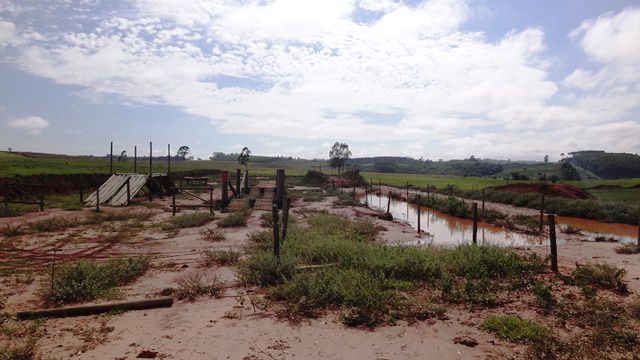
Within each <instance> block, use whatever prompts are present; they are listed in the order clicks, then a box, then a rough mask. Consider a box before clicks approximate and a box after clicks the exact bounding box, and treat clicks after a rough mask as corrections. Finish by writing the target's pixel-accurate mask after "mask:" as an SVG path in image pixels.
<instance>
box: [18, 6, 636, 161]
mask: <svg viewBox="0 0 640 360" xmlns="http://www.w3.org/2000/svg"><path fill="white" fill-rule="evenodd" d="M134 8H135V10H136V12H134V13H132V14H130V13H123V14H117V15H115V16H112V15H109V16H108V17H107V18H106V19H104V21H102V22H101V23H100V24H99V26H97V27H95V28H86V29H87V30H84V31H68V32H64V33H58V34H55V33H53V34H47V35H48V36H49V38H44V39H39V40H38V41H32V40H25V41H29V43H28V44H25V45H23V46H21V47H20V52H19V55H18V57H17V59H18V60H17V62H18V65H19V66H20V67H21V68H22V69H24V70H26V71H28V72H30V73H32V74H36V75H39V76H43V77H46V78H50V79H52V80H54V81H56V82H57V83H61V84H68V85H79V86H82V87H84V88H85V89H86V92H87V93H90V94H94V95H98V94H116V95H118V96H120V97H122V98H123V99H124V100H123V101H135V102H140V103H154V104H167V105H171V106H175V107H178V108H180V109H182V110H183V111H185V112H187V113H190V114H194V115H199V116H202V117H205V118H208V119H210V121H211V122H212V124H214V126H217V127H218V129H219V130H220V131H222V132H223V133H227V134H247V135H257V136H261V137H266V138H269V139H278V141H281V140H282V139H283V138H287V139H289V140H287V141H293V140H292V139H297V140H301V141H313V142H314V143H317V144H321V143H324V142H329V143H330V142H331V141H332V140H334V139H335V138H336V137H340V138H342V139H344V140H345V141H348V142H355V143H357V144H359V145H360V146H361V148H364V149H366V150H362V151H363V153H365V152H366V153H367V154H368V155H372V154H380V153H381V152H384V151H390V152H394V153H395V152H397V151H400V152H402V153H407V154H409V153H415V152H416V151H421V152H424V154H425V155H428V156H430V157H433V154H434V153H435V154H437V155H436V156H438V157H440V156H445V155H450V154H452V155H451V156H454V155H455V154H456V153H457V154H458V155H460V154H461V153H463V152H466V154H471V153H473V154H475V155H476V156H490V155H494V154H499V153H498V152H502V151H504V152H505V153H512V154H513V153H517V152H520V153H521V154H532V153H534V152H540V151H542V152H547V151H551V150H553V151H556V150H559V149H562V150H563V151H565V152H566V151H568V150H571V149H566V147H568V146H569V145H570V144H571V141H576V140H575V139H579V140H581V141H583V142H585V141H587V140H586V137H583V138H575V137H573V136H572V135H571V133H568V132H566V131H568V130H567V129H571V131H572V132H573V133H583V129H584V128H585V127H588V126H591V125H598V126H605V125H609V127H606V129H608V130H607V131H609V132H610V133H622V132H624V131H628V130H629V126H628V125H625V126H622V127H621V126H614V125H615V124H626V121H627V120H628V119H627V118H626V117H628V116H629V114H630V113H631V112H632V111H633V110H634V109H637V107H638V104H639V103H640V101H639V99H638V93H640V85H639V84H638V81H640V79H638V76H640V75H639V74H640V71H636V70H637V67H636V65H635V64H636V63H637V61H636V60H633V59H635V58H636V56H640V55H637V54H640V51H637V52H635V53H633V54H632V52H633V51H630V50H629V48H631V49H636V48H637V46H640V45H638V44H640V41H639V42H636V43H635V44H630V45H629V44H627V45H626V47H625V41H631V40H634V39H635V37H636V36H639V35H638V34H639V33H640V31H637V30H636V28H635V26H636V25H634V24H636V22H635V20H634V19H635V18H636V16H637V15H635V14H636V13H637V12H638V11H637V10H634V9H631V10H627V11H623V12H621V13H619V14H616V15H614V14H607V15H604V16H602V17H600V18H598V19H596V20H588V21H585V22H584V23H583V24H582V25H580V27H579V28H577V29H576V30H574V31H573V32H572V37H573V38H574V39H576V41H578V42H579V43H580V44H581V46H583V48H584V49H585V52H586V53H587V54H588V55H589V56H591V57H593V58H594V59H595V60H597V61H598V62H599V63H601V64H603V65H602V68H601V69H598V70H595V71H594V70H585V69H576V70H575V71H574V72H573V73H572V74H570V75H569V76H567V78H566V79H565V80H564V82H563V85H564V86H565V87H567V88H576V89H579V90H580V91H584V92H585V93H579V94H573V93H571V94H563V95H562V96H563V97H562V98H560V96H559V94H558V93H559V88H558V85H557V84H555V83H554V82H553V81H551V80H550V79H549V72H548V69H549V68H550V63H551V60H550V59H548V58H546V57H545V34H544V32H543V31H542V30H541V29H540V28H525V29H521V30H519V31H512V32H509V33H507V34H505V35H504V37H502V39H499V40H497V41H491V40H488V39H487V38H486V37H485V36H484V34H483V33H480V32H466V31H464V30H463V28H462V25H463V24H464V22H465V21H466V20H467V19H468V18H469V17H470V16H472V15H473V14H474V9H472V8H471V6H470V5H469V4H468V3H467V2H466V1H463V0H431V1H424V2H422V3H420V4H418V5H415V6H409V5H406V4H404V3H401V2H397V1H393V0H382V1H371V0H361V1H355V0H350V1H340V0H327V1H322V2H318V1H313V0H274V1H267V2H265V1H248V2H236V1H225V0H220V1H205V0H194V1H188V2H184V1H180V0H153V1H152V0H139V1H138V2H137V3H136V5H135V7H134ZM358 8H360V9H365V10H369V11H374V12H376V16H374V17H373V18H371V21H367V22H364V23H361V22H357V21H356V20H354V18H353V16H354V13H355V12H356V11H358ZM115 13H117V12H115ZM630 31H631V32H633V31H635V33H634V34H628V33H629V32H630ZM607 37H612V38H613V44H605V46H608V50H607V54H604V53H603V52H601V51H600V50H599V48H598V46H597V45H598V44H599V42H600V41H604V40H601V39H606V38H607ZM47 40H49V41H47ZM366 113H369V114H371V113H373V114H379V115H380V116H382V115H384V114H399V115H398V117H399V119H398V120H397V121H395V122H376V121H374V120H372V118H371V117H369V116H367V115H366ZM363 114H365V115H363ZM603 129H604V128H603ZM603 131H604V130H603ZM523 136H524V138H523ZM534 137H536V138H538V139H539V140H535V141H533V140H531V139H532V138H534ZM512 139H513V140H512ZM523 139H524V140H523ZM523 141H525V142H531V144H533V145H532V146H526V148H525V147H524V146H523V145H522V143H523ZM270 143H272V144H274V143H276V141H275V140H273V141H271V142H270ZM592 143H593V144H599V142H596V141H593V142H592ZM390 144H392V145H390ZM420 144H422V145H420ZM318 146H319V145H318ZM638 146H640V145H638V144H634V145H632V146H631V147H630V149H628V150H627V151H629V150H640V149H639V148H638ZM311 148H313V147H311V146H310V147H307V150H305V151H309V150H308V149H311ZM313 151H315V150H313ZM324 152H325V151H322V152H320V153H318V156H323V155H326V154H324ZM558 152H560V151H558ZM419 155H423V154H419Z"/></svg>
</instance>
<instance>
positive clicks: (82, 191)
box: [80, 183, 84, 204]
mask: <svg viewBox="0 0 640 360" xmlns="http://www.w3.org/2000/svg"><path fill="white" fill-rule="evenodd" d="M82 203H84V190H83V186H82V183H80V204H82Z"/></svg>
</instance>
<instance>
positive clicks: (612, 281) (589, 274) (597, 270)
mask: <svg viewBox="0 0 640 360" xmlns="http://www.w3.org/2000/svg"><path fill="white" fill-rule="evenodd" d="M625 274H626V271H625V270H624V269H621V268H618V267H615V266H613V265H609V264H592V263H587V264H584V265H580V264H577V266H576V268H575V270H573V272H572V273H571V275H572V276H573V279H574V281H575V282H576V284H577V285H579V286H596V287H598V288H601V289H608V290H612V291H615V292H617V293H619V294H627V293H628V292H629V289H628V287H627V283H625V282H624V275H625Z"/></svg>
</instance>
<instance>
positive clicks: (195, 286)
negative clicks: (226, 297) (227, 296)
mask: <svg viewBox="0 0 640 360" xmlns="http://www.w3.org/2000/svg"><path fill="white" fill-rule="evenodd" d="M223 292H224V283H223V282H222V281H220V278H219V277H218V275H217V274H216V275H214V276H213V278H212V279H211V280H210V281H209V282H206V281H205V280H204V279H203V277H202V275H200V274H198V273H191V274H188V275H185V276H183V277H181V278H179V279H178V288H177V289H176V290H175V294H176V295H177V297H178V299H181V300H182V299H184V300H187V301H194V300H195V299H197V298H198V297H199V296H201V295H210V296H213V297H220V296H222V294H223Z"/></svg>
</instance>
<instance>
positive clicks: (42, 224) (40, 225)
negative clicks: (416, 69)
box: [28, 216, 81, 232]
mask: <svg viewBox="0 0 640 360" xmlns="http://www.w3.org/2000/svg"><path fill="white" fill-rule="evenodd" d="M80 225H81V222H80V221H78V219H76V218H69V217H65V216H56V217H50V218H46V219H41V220H36V221H33V222H31V223H29V225H28V227H29V229H30V230H32V231H34V232H53V231H59V230H63V229H67V228H71V227H76V226H80Z"/></svg>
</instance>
